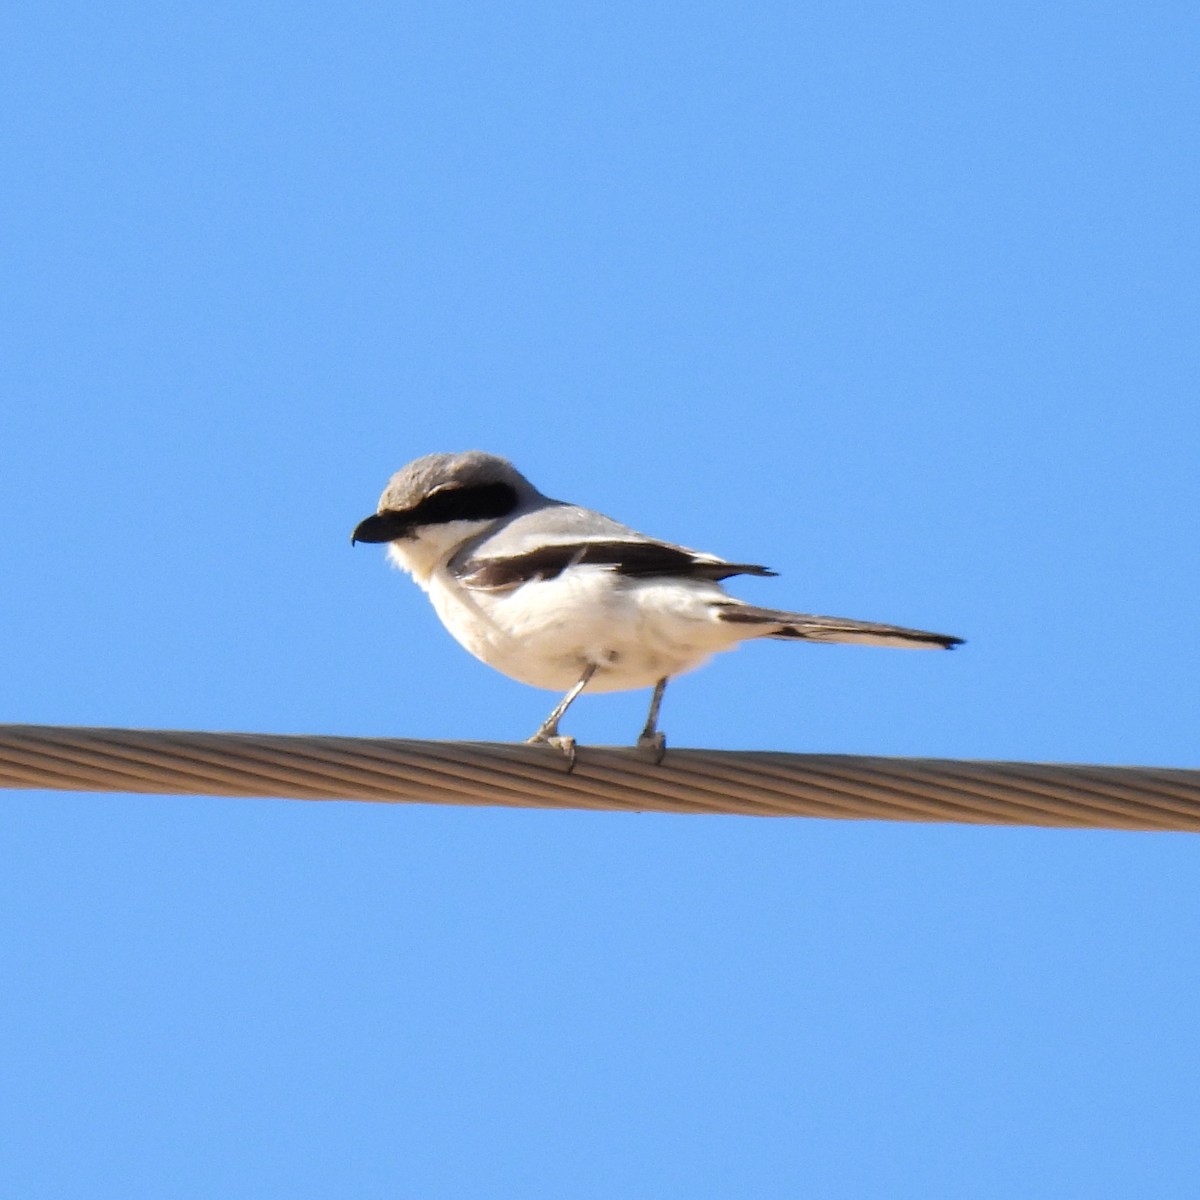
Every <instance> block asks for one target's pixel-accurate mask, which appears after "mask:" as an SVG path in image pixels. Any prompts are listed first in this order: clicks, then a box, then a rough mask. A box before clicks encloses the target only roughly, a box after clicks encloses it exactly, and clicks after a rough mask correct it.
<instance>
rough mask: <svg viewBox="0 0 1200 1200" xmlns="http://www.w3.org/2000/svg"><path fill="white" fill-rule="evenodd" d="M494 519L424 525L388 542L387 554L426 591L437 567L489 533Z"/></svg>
mask: <svg viewBox="0 0 1200 1200" xmlns="http://www.w3.org/2000/svg"><path fill="white" fill-rule="evenodd" d="M494 524H495V521H491V520H488V521H447V522H445V523H444V524H442V525H425V526H423V527H422V528H421V529H419V530H418V531H417V536H416V537H411V538H399V539H398V540H396V541H394V542H389V543H388V549H387V552H388V558H390V559H391V560H392V562H393V563H394V564H395V565H396V566H398V567H399V568H400V569H401V570H402V571H407V572H408V573H409V574H410V575H411V576H412V577H413V578H414V579H415V580H416V581H417V582H418V583H419V584H420V585H421V586H422V587H423V588H424V589H425V590H426V591H429V581H430V579H431V578H432V577H433V573H434V571H436V570H437V569H438V567H440V566H443V565H444V564H445V562H446V560H447V559H449V558H450V556H451V555H452V554H454V552H455V551H456V550H457V549H458V548H459V547H460V546H462V545H463V543H464V542H469V541H471V540H472V539H473V538H477V537H478V536H479V535H480V534H482V533H486V532H487V530H488V529H490V528H491V527H492V526H493V525H494Z"/></svg>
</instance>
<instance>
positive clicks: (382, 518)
mask: <svg viewBox="0 0 1200 1200" xmlns="http://www.w3.org/2000/svg"><path fill="white" fill-rule="evenodd" d="M410 533H412V522H411V520H410V518H409V515H408V513H401V512H381V513H373V514H372V515H371V516H369V517H368V518H367V519H366V520H365V521H359V523H358V524H357V525H356V526H355V529H354V532H353V533H352V534H351V535H350V545H352V546H353V545H354V543H355V542H394V541H395V540H396V539H397V538H404V537H408V536H409V534H410Z"/></svg>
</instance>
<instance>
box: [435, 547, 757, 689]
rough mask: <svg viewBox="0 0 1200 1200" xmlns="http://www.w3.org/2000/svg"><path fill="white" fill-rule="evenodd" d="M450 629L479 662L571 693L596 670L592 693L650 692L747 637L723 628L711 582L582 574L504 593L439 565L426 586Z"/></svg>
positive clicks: (594, 571) (718, 595)
mask: <svg viewBox="0 0 1200 1200" xmlns="http://www.w3.org/2000/svg"><path fill="white" fill-rule="evenodd" d="M426 587H427V590H428V592H429V598H430V600H431V601H432V602H433V606H434V608H435V609H436V610H437V613H438V616H439V617H441V619H442V623H443V624H444V625H445V626H446V628H447V629H448V630H449V631H450V632H451V633H452V634H453V635H454V637H455V638H456V639H457V640H458V641H459V642H460V643H461V644H462V645H463V646H464V647H466V649H467V650H469V651H470V652H471V653H472V654H474V655H475V657H476V658H479V659H481V660H482V661H483V662H485V663H487V664H488V665H489V666H491V667H494V668H495V669H496V670H498V671H501V672H503V673H504V674H505V675H508V676H510V677H511V678H513V679H517V680H520V681H521V682H522V683H527V684H530V685H532V686H534V687H542V688H547V689H550V690H553V691H565V690H566V689H567V688H569V687H571V686H572V685H573V684H575V683H576V682H577V681H578V679H579V677H580V675H581V674H582V673H583V671H584V669H585V668H586V667H587V665H588V664H589V663H594V664H596V666H597V667H598V670H597V672H596V674H595V676H594V677H593V679H592V682H591V683H590V684H589V685H588V690H589V691H595V692H604V691H622V690H625V689H629V688H644V687H652V686H653V685H654V684H655V683H656V682H657V681H658V680H659V679H662V678H664V677H665V676H671V675H678V674H680V673H681V672H683V671H689V670H691V669H692V668H694V667H697V666H699V665H700V664H701V663H703V662H704V661H705V660H706V659H707V658H708V657H709V655H711V654H713V653H714V652H716V651H718V650H725V649H728V648H729V647H730V646H732V645H734V644H736V643H737V642H738V641H739V640H741V638H742V637H744V636H745V634H744V631H742V632H739V630H738V629H737V628H736V627H735V626H731V625H729V624H727V623H723V622H719V621H718V620H717V619H716V615H715V613H714V611H713V607H712V602H713V601H715V600H723V599H726V598H727V597H726V596H725V593H724V592H723V591H722V590H721V588H720V587H719V586H718V585H717V584H715V583H711V582H707V581H703V580H686V579H629V578H627V577H624V576H621V575H618V574H617V573H616V572H614V571H612V570H606V569H605V568H603V567H582V568H580V567H576V568H573V569H571V570H568V571H564V572H563V573H562V574H561V575H559V576H558V577H557V578H555V579H549V580H535V581H532V582H530V583H526V584H523V585H522V586H520V587H518V588H514V589H512V590H510V591H504V592H484V591H471V590H470V589H466V588H463V587H460V586H459V584H458V583H457V581H456V580H455V579H454V578H453V577H452V576H451V575H450V574H449V572H447V571H446V570H445V567H444V564H443V565H441V566H439V567H437V568H435V569H434V570H433V571H432V572H431V573H430V575H429V576H428V582H427V584H426Z"/></svg>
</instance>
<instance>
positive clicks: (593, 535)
mask: <svg viewBox="0 0 1200 1200" xmlns="http://www.w3.org/2000/svg"><path fill="white" fill-rule="evenodd" d="M354 542H386V543H387V545H388V556H389V557H390V558H391V560H392V561H393V562H394V563H395V564H396V565H397V566H399V567H402V568H403V569H404V570H406V571H408V572H409V574H411V575H412V577H413V578H414V579H415V580H416V581H417V583H419V584H420V585H421V587H423V588H424V589H425V591H426V592H428V593H429V598H430V600H431V601H432V602H433V607H434V609H435V610H436V611H437V614H438V616H439V617H440V618H441V620H442V624H443V625H445V626H446V628H447V629H448V630H449V631H450V633H451V634H452V635H453V636H454V637H455V638H456V639H457V640H458V641H459V643H461V644H462V645H463V646H465V647H466V649H467V650H469V651H470V652H471V653H472V654H473V655H475V657H476V658H479V659H482V661H483V662H485V663H487V664H488V666H490V667H495V668H496V670H498V671H501V672H503V673H504V674H505V675H508V676H510V677H511V678H513V679H517V680H520V682H521V683H527V684H530V685H532V686H533V687H540V688H548V689H551V690H553V691H562V692H564V693H565V694H564V695H563V698H562V699H561V700H560V701H559V703H558V704H557V705H555V707H554V709H553V711H552V712H551V713H550V715H549V716H548V717H547V718H546V719H545V721H543V722H542V724H541V726H540V727H539V729H538V730H537V732H536V733H535V734H534V735H533V737H531V738H530V739H529V741H530V742H550V743H553V744H555V745H557V746H559V747H560V748H561V749H563V750H564V751H565V752H566V753H567V754H568V756H569V757H572V758H573V755H574V741H573V739H571V738H567V737H561V736H560V735H559V732H558V723H559V721H560V720H561V719H562V716H563V714H564V713H565V712H566V711H567V709H568V707H570V705H571V703H572V702H573V701H574V700H575V698H576V697H577V696H578V695H579V694H580V693H581V692H582V691H584V690H585V689H586V690H587V691H589V692H617V691H627V690H629V689H632V688H643V687H652V688H653V689H654V693H653V696H652V698H651V701H650V712H649V715H648V716H647V718H646V725H645V728H644V729H643V730H642V732H641V735H640V736H639V738H638V745H639V746H641V747H647V748H650V749H652V750H653V751H654V752H655V753H656V755H657V757H658V758H659V759H661V757H662V754H663V750H664V748H665V745H666V742H665V739H664V737H663V735H662V734H661V733H660V732H659V731H658V710H659V706H660V705H661V703H662V698H663V690H664V689H665V688H666V686H667V680H669V679H670V678H671V677H672V676H674V675H679V674H681V673H682V672H684V671H690V670H691V669H692V668H693V667H698V666H700V664H701V663H703V662H705V661H706V660H707V659H708V657H709V656H710V655H712V654H714V653H716V652H717V651H719V650H730V649H732V648H733V647H734V646H736V645H738V644H739V643H740V642H743V641H746V640H747V639H749V638H761V637H767V638H780V639H788V640H792V641H808V642H857V643H861V644H865V645H870V646H904V647H917V648H926V649H945V650H948V649H950V648H952V647H953V646H956V645H958V644H959V643H960V642H961V641H962V639H961V638H956V637H949V636H947V635H946V634H942V633H926V632H924V631H922V630H919V629H904V628H902V627H900V626H898V625H877V624H873V623H871V622H868V621H851V620H846V619H845V618H842V617H818V616H810V615H808V614H805V613H794V612H783V611H781V610H779V609H773V608H759V607H757V606H756V605H753V604H746V603H745V602H743V601H741V600H736V599H734V598H733V597H732V596H730V595H729V594H728V593H726V592H725V590H724V589H723V588H722V587H721V581H722V580H723V579H728V578H729V577H730V576H731V575H774V574H775V572H774V571H769V570H768V569H767V568H766V567H760V566H755V565H753V564H751V563H732V562H726V561H725V560H724V559H722V558H717V557H716V556H715V555H712V554H702V553H699V552H697V551H695V550H688V549H685V548H684V547H683V546H675V545H672V544H671V543H670V542H660V541H658V540H657V539H655V538H649V537H646V536H645V535H644V534H641V533H638V532H637V531H636V530H633V529H630V528H628V527H627V526H625V525H619V524H617V522H616V521H613V520H610V519H609V518H608V517H605V516H602V515H601V514H600V513H598V512H592V511H591V510H590V509H587V508H580V507H578V506H577V505H574V504H566V503H564V502H563V501H561V500H551V499H550V498H549V497H548V496H543V495H542V493H541V492H539V491H538V490H537V488H536V487H534V486H533V484H532V483H530V482H529V480H528V479H526V478H525V476H524V475H522V474H521V473H520V472H519V471H518V470H517V469H516V468H515V467H514V466H513V465H512V463H510V462H509V461H508V460H507V459H504V458H498V457H497V456H496V455H494V454H484V453H482V452H481V451H478V450H471V451H468V452H467V453H465V454H427V455H426V456H425V457H424V458H418V459H417V460H416V461H415V462H411V463H409V464H408V466H406V467H404V468H403V469H402V470H400V471H397V472H396V474H395V475H393V476H392V478H391V480H390V481H389V482H388V485H387V487H386V488H385V489H384V491H383V495H382V496H381V497H380V499H379V509H378V511H377V512H376V513H374V514H373V515H372V516H369V517H367V518H366V519H365V520H364V521H362V522H360V523H359V525H358V527H357V528H356V529H355V530H354V533H353V535H352V536H351V543H352V544H353V543H354Z"/></svg>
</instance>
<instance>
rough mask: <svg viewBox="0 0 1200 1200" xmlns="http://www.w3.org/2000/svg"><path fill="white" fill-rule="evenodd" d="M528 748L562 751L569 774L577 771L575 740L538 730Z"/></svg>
mask: <svg viewBox="0 0 1200 1200" xmlns="http://www.w3.org/2000/svg"><path fill="white" fill-rule="evenodd" d="M525 744H526V745H527V746H553V747H554V748H555V749H556V750H561V751H562V753H563V754H564V755H566V759H567V773H568V774H570V773H571V772H572V771H573V770H574V769H575V739H574V738H573V737H567V736H566V735H565V734H561V733H544V732H543V731H542V730H540V729H539V730H538V731H537V733H535V734H534V735H533V737H531V738H530V739H529V740H528V741H527V742H526V743H525Z"/></svg>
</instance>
